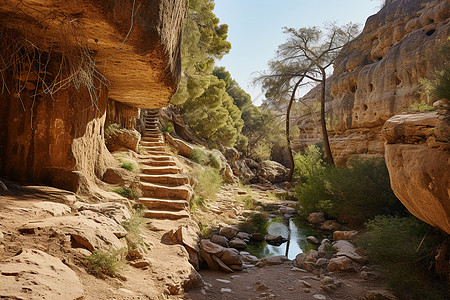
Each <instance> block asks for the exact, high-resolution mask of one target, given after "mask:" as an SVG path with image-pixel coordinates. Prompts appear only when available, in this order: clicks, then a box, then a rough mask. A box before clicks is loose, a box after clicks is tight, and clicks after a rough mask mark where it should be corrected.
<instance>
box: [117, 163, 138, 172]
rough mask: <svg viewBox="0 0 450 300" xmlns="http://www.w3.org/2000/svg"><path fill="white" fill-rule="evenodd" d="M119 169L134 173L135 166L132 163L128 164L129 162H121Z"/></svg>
mask: <svg viewBox="0 0 450 300" xmlns="http://www.w3.org/2000/svg"><path fill="white" fill-rule="evenodd" d="M120 167H121V168H123V169H125V170H128V171H131V172H135V171H136V165H135V164H134V163H132V162H129V161H126V162H122V163H121V164H120Z"/></svg>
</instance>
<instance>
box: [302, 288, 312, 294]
mask: <svg viewBox="0 0 450 300" xmlns="http://www.w3.org/2000/svg"><path fill="white" fill-rule="evenodd" d="M303 291H304V292H305V293H311V290H310V289H304V290H303Z"/></svg>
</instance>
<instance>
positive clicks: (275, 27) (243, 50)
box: [214, 0, 381, 105]
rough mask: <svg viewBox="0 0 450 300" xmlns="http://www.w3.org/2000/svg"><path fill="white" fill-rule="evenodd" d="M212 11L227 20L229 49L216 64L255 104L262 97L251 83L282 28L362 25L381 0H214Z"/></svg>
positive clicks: (264, 65)
mask: <svg viewBox="0 0 450 300" xmlns="http://www.w3.org/2000/svg"><path fill="white" fill-rule="evenodd" d="M215 2H216V6H215V9H214V13H215V14H216V16H217V17H218V18H219V19H220V23H226V24H228V25H229V28H228V41H230V42H231V47H232V48H231V51H230V53H229V54H228V55H226V56H224V58H222V60H220V61H218V62H217V63H216V65H218V66H225V67H226V69H227V70H228V71H229V72H230V73H231V76H232V77H233V78H234V79H235V80H236V81H237V82H238V83H239V85H240V86H241V87H242V88H243V89H244V90H246V91H247V92H248V93H249V94H250V95H251V96H252V100H253V102H254V103H255V104H256V105H259V104H260V101H261V100H262V98H263V96H262V95H261V89H260V88H259V87H253V86H252V83H251V81H252V78H253V77H254V74H253V75H252V73H254V72H257V71H263V70H265V69H266V68H267V62H268V61H269V60H270V59H272V58H273V57H274V54H275V50H276V49H277V46H278V45H280V44H282V43H283V42H284V41H285V35H284V34H283V32H282V27H284V26H287V27H294V28H299V27H309V26H322V25H323V24H324V23H326V22H331V21H336V22H337V23H338V24H346V23H348V22H353V23H358V24H361V29H362V27H363V26H364V23H365V21H366V19H367V17H369V16H370V15H373V14H374V13H376V12H377V11H378V10H379V9H380V5H381V0H341V1H339V0H315V1H314V0H313V1H311V0H308V1H306V0H278V1H276V0H215Z"/></svg>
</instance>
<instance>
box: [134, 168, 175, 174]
mask: <svg viewBox="0 0 450 300" xmlns="http://www.w3.org/2000/svg"><path fill="white" fill-rule="evenodd" d="M141 171H142V173H144V174H147V175H164V174H179V173H180V168H178V167H175V166H174V167H172V166H171V167H143V168H141Z"/></svg>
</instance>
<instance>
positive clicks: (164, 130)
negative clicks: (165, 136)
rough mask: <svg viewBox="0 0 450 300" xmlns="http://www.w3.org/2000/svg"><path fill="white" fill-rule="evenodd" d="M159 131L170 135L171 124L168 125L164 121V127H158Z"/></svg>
mask: <svg viewBox="0 0 450 300" xmlns="http://www.w3.org/2000/svg"><path fill="white" fill-rule="evenodd" d="M160 130H161V132H167V133H172V132H173V131H174V130H173V125H172V123H170V122H169V121H167V120H164V125H162V126H161V127H160Z"/></svg>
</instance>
